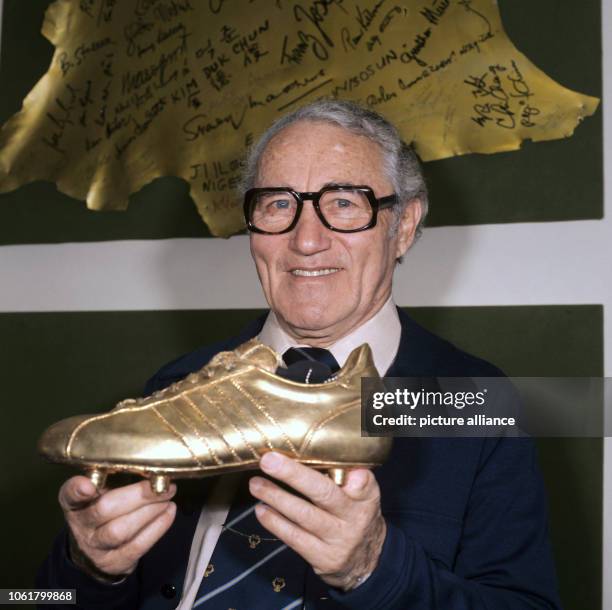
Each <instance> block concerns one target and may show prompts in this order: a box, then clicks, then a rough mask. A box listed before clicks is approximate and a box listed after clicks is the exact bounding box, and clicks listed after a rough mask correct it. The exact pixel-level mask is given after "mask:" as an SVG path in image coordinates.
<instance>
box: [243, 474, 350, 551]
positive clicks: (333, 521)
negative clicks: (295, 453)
mask: <svg viewBox="0 0 612 610" xmlns="http://www.w3.org/2000/svg"><path fill="white" fill-rule="evenodd" d="M249 490H250V492H251V494H252V495H253V496H254V497H255V498H257V499H258V500H261V501H262V502H265V504H267V505H268V506H270V507H272V508H274V509H275V510H276V511H277V512H278V513H280V514H281V515H283V516H285V517H286V518H287V519H289V520H291V521H293V523H296V524H297V525H299V526H300V527H301V528H302V529H304V530H306V531H307V532H309V533H311V534H314V535H315V536H317V537H318V538H320V539H321V540H324V539H325V538H329V537H330V536H333V534H334V532H337V531H338V527H339V523H338V519H337V518H336V517H335V516H334V515H331V514H329V513H327V512H325V511H324V510H321V509H320V508H319V507H318V506H315V505H314V504H313V503H312V502H309V501H308V500H304V499H303V498H300V497H298V496H296V495H294V494H292V493H289V492H288V491H285V490H284V489H281V488H280V487H279V486H278V485H276V484H275V483H273V482H272V481H268V480H266V479H264V478H263V477H253V478H252V479H251V480H250V481H249Z"/></svg>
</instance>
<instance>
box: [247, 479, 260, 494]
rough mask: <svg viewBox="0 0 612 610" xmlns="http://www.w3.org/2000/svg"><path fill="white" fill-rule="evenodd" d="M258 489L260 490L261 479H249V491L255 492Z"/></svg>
mask: <svg viewBox="0 0 612 610" xmlns="http://www.w3.org/2000/svg"><path fill="white" fill-rule="evenodd" d="M259 489H261V479H258V478H257V477H253V478H252V479H249V490H250V491H251V492H256V491H258V490H259Z"/></svg>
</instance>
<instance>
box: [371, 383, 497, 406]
mask: <svg viewBox="0 0 612 610" xmlns="http://www.w3.org/2000/svg"><path fill="white" fill-rule="evenodd" d="M486 394H487V389H486V388H485V389H484V390H480V391H477V392H464V391H460V392H450V391H448V392H442V391H431V390H424V389H420V390H418V391H414V390H409V389H407V388H397V389H396V390H394V391H389V392H373V393H372V404H371V406H372V408H374V409H383V408H384V407H407V408H408V409H411V410H413V409H416V408H417V407H454V408H455V409H463V408H465V407H472V406H477V407H481V406H483V405H484V404H485V402H486Z"/></svg>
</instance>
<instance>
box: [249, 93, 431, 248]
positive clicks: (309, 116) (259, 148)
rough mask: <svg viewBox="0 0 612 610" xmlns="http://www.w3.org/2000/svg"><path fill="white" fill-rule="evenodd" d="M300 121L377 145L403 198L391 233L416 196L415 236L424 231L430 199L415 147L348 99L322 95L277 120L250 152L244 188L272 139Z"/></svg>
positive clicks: (251, 183)
mask: <svg viewBox="0 0 612 610" xmlns="http://www.w3.org/2000/svg"><path fill="white" fill-rule="evenodd" d="M298 121H313V122H323V123H331V124H332V125H337V126H339V127H342V128H344V129H346V130H348V131H350V132H352V133H354V134H356V135H359V136H364V137H366V138H368V139H369V140H370V141H372V142H374V143H375V144H377V145H378V146H379V147H380V149H381V150H382V152H383V165H384V171H385V175H386V177H387V179H388V180H389V181H390V182H391V184H392V185H393V188H394V190H395V192H396V193H397V195H398V196H399V201H400V203H399V205H396V206H394V208H393V210H394V212H395V215H394V220H393V222H392V223H391V227H390V235H391V236H392V235H395V233H396V232H397V229H398V227H399V223H400V220H401V217H402V214H403V212H404V210H405V209H406V206H407V205H408V204H409V203H410V202H411V201H413V200H414V199H417V198H418V199H419V201H420V203H421V219H420V221H419V224H418V226H417V227H416V233H415V236H416V237H418V236H419V235H420V234H421V230H422V226H423V222H424V220H425V217H426V216H427V210H428V206H429V199H428V195H427V186H426V184H425V179H424V177H423V171H422V169H421V164H420V163H419V160H418V157H417V155H416V153H415V152H414V149H413V148H412V146H411V145H409V144H406V142H404V141H403V140H402V138H401V136H400V134H399V131H398V130H397V128H396V127H394V126H393V125H392V124H391V123H390V122H389V121H387V120H386V119H385V118H383V117H382V116H381V115H380V114H378V113H376V112H374V111H372V110H369V109H367V108H363V107H362V106H359V105H358V104H356V103H354V102H350V101H347V100H336V99H326V98H323V99H320V100H317V101H315V102H312V103H311V104H307V105H306V106H302V107H301V108H299V109H298V110H295V111H294V112H291V113H289V114H287V115H285V116H283V117H281V118H280V119H278V120H276V121H275V122H274V123H273V124H272V125H271V126H270V127H269V128H268V129H267V130H266V131H265V132H264V133H263V135H262V136H261V137H260V138H259V140H258V141H257V142H255V144H253V146H252V147H251V148H250V149H249V151H248V153H247V156H246V160H245V164H244V173H243V179H242V187H243V189H244V190H245V191H246V190H248V189H250V188H253V186H254V185H255V182H256V180H257V174H258V172H259V164H260V161H261V157H262V155H263V153H264V151H265V149H266V147H267V146H268V144H269V143H270V141H271V140H272V139H273V138H274V136H276V135H277V134H278V133H280V132H281V131H282V130H283V129H285V128H286V127H289V125H292V124H293V123H297V122H298Z"/></svg>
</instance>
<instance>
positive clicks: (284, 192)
mask: <svg viewBox="0 0 612 610" xmlns="http://www.w3.org/2000/svg"><path fill="white" fill-rule="evenodd" d="M305 201H312V205H313V207H314V209H315V212H316V214H317V216H318V217H319V220H320V221H321V222H322V223H323V225H324V226H326V227H327V228H328V229H331V230H332V231H338V232H340V233H356V232H357V231H365V230H366V229H371V228H372V227H374V226H376V220H377V217H378V211H379V210H382V209H384V208H389V207H391V206H393V205H395V204H396V203H397V202H398V197H397V195H396V194H392V195H387V196H385V197H379V198H377V197H376V195H374V191H373V190H372V189H371V188H370V187H369V186H353V185H333V186H326V187H324V188H322V189H321V190H320V191H317V192H306V193H299V192H297V191H294V190H293V189H291V188H289V187H285V186H278V187H270V188H254V189H249V190H248V191H247V192H246V193H245V195H244V217H245V220H246V223H247V227H248V228H249V230H250V231H253V232H254V233H263V234H265V235H277V234H279V233H288V232H289V231H291V230H293V229H294V228H295V226H296V225H297V223H298V221H299V219H300V214H301V213H302V208H303V207H304V202H305Z"/></svg>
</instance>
